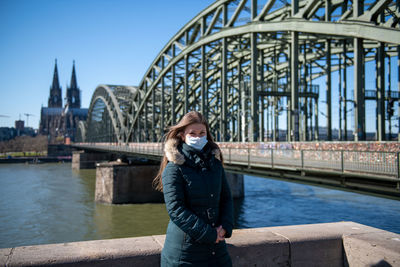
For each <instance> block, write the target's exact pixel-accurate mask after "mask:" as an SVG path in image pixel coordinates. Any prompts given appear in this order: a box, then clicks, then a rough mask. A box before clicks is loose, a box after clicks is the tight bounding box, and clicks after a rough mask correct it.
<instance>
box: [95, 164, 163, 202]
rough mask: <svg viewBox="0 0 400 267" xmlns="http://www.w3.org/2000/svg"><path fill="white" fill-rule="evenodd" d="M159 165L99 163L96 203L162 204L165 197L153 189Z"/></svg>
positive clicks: (97, 168)
mask: <svg viewBox="0 0 400 267" xmlns="http://www.w3.org/2000/svg"><path fill="white" fill-rule="evenodd" d="M159 167H160V166H159V165H127V164H124V163H118V162H107V163H99V164H97V167H96V191H95V200H96V202H102V203H108V204H124V203H160V202H163V195H162V193H161V192H158V191H156V190H155V189H153V187H152V182H153V179H154V177H156V175H157V171H158V169H159Z"/></svg>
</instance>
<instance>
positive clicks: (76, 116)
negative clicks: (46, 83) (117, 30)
mask: <svg viewBox="0 0 400 267" xmlns="http://www.w3.org/2000/svg"><path fill="white" fill-rule="evenodd" d="M62 102H63V99H62V88H61V86H60V83H59V79H58V70H57V59H56V62H55V66H54V74H53V83H52V85H51V87H50V95H49V101H48V105H47V107H42V109H41V112H40V126H39V133H40V134H42V135H47V136H48V139H49V142H50V143H59V142H63V141H64V139H65V138H66V137H69V138H70V139H71V140H72V141H73V140H74V139H75V134H76V130H77V127H78V123H79V121H81V120H83V121H85V120H86V118H87V114H88V109H87V108H81V91H80V89H79V87H78V83H77V80H76V73H75V61H74V62H73V66H72V76H71V83H70V85H69V86H67V92H66V97H65V105H64V106H63V103H62Z"/></svg>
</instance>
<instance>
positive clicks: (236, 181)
mask: <svg viewBox="0 0 400 267" xmlns="http://www.w3.org/2000/svg"><path fill="white" fill-rule="evenodd" d="M225 175H226V179H227V180H228V184H229V187H230V188H231V193H232V197H233V198H242V197H244V181H243V174H237V173H231V172H226V173H225Z"/></svg>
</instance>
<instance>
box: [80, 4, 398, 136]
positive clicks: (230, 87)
mask: <svg viewBox="0 0 400 267" xmlns="http://www.w3.org/2000/svg"><path fill="white" fill-rule="evenodd" d="M399 20H400V1H399V0H395V1H394V0H370V1H368V0H366V1H360V0H353V1H350V0H303V1H301V0H300V1H299V0H292V1H282V0H219V1H216V2H215V3H213V4H212V5H210V6H209V7H207V8H206V9H204V10H203V11H201V12H200V13H199V14H198V15H197V16H196V17H194V18H193V19H192V20H191V21H189V22H188V23H187V24H186V25H185V26H184V27H183V28H182V29H181V30H180V31H179V32H178V33H177V34H176V35H175V36H173V37H172V38H171V40H170V41H169V42H168V43H167V44H166V45H165V47H164V48H163V49H162V50H161V51H160V53H159V54H158V55H157V56H156V58H155V59H154V61H153V62H152V64H151V65H150V67H149V68H148V70H147V72H146V73H145V76H144V77H143V79H142V81H141V82H140V84H139V86H137V87H132V86H117V85H100V86H98V87H97V88H96V90H95V92H94V94H93V97H92V100H91V104H90V108H89V116H88V119H87V121H86V122H82V123H80V125H79V129H78V132H79V133H78V141H88V142H93V141H102V142H118V143H127V142H149V141H150V142H158V141H160V140H161V139H162V137H163V135H164V133H165V131H166V128H167V127H168V126H170V125H172V124H174V123H176V122H177V121H179V119H180V118H181V117H182V116H183V115H184V114H185V113H186V112H188V111H190V110H198V111H200V112H202V113H203V114H204V115H205V116H206V117H207V118H208V121H209V123H210V126H211V129H212V131H213V135H214V136H215V137H216V139H217V140H218V141H234V142H235V141H241V142H245V141H252V142H254V141H263V140H264V137H265V134H266V131H265V126H266V127H267V134H268V135H269V136H270V140H271V139H272V140H273V141H277V140H279V132H278V129H279V125H278V123H279V118H281V117H284V118H286V120H285V121H286V122H287V127H286V128H287V134H286V140H287V141H297V140H301V141H306V140H318V139H319V132H318V129H319V127H318V122H319V118H318V113H319V112H318V109H319V108H318V98H319V97H320V91H322V89H321V90H320V88H319V86H318V85H316V84H315V79H317V78H319V77H322V76H324V77H325V80H326V87H325V88H323V90H324V91H325V92H324V93H326V104H327V109H326V121H327V134H326V135H327V136H326V139H327V140H331V139H332V112H339V118H340V119H339V123H340V127H339V128H340V130H339V134H341V136H340V138H341V139H345V140H347V139H348V136H347V132H348V131H347V126H348V121H347V117H348V112H349V111H350V108H352V109H353V110H352V112H353V114H354V125H353V128H354V129H355V130H354V132H355V135H354V140H355V141H358V140H365V139H366V115H365V114H366V107H365V103H366V101H367V100H371V101H374V102H375V104H376V136H377V137H376V139H377V140H386V138H387V135H386V134H387V133H386V128H387V125H388V124H389V127H390V125H391V119H392V117H393V115H394V114H395V113H397V116H399V111H398V110H395V111H394V112H393V108H394V105H393V104H394V103H396V101H397V102H398V100H399V90H400V89H399V83H400V81H399V82H398V84H397V90H394V89H393V88H391V85H390V78H388V79H386V77H387V76H390V75H391V72H392V68H391V67H390V66H389V68H387V67H385V66H386V65H387V64H389V65H390V62H391V60H390V58H392V57H393V58H397V60H398V63H397V69H398V70H399V72H400V67H399V65H400V63H399V62H400V61H399V54H400V26H399ZM388 59H389V60H388ZM367 62H372V64H373V66H374V68H375V70H376V71H375V73H374V74H373V75H374V76H375V83H376V88H373V89H372V90H368V89H366V88H365V80H366V76H367V75H370V74H369V73H368V74H367V73H365V64H366V63H367ZM351 66H353V68H350V67H351ZM334 72H337V73H338V75H339V76H338V77H339V79H338V80H335V81H332V73H334ZM398 76H400V75H399V74H398ZM399 79H400V78H399ZM350 81H351V85H352V86H349V84H350ZM333 83H335V84H338V87H339V102H340V104H339V109H338V110H335V111H333V105H332V84H333ZM350 87H352V89H353V90H354V94H352V96H350V90H349V89H350ZM392 87H393V86H392ZM394 87H396V86H394ZM386 117H388V119H387V118H386ZM79 136H80V138H81V140H79Z"/></svg>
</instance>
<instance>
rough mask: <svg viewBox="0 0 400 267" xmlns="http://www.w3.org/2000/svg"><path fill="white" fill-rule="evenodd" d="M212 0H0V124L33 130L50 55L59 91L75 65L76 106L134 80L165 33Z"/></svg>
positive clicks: (49, 75) (164, 40)
mask: <svg viewBox="0 0 400 267" xmlns="http://www.w3.org/2000/svg"><path fill="white" fill-rule="evenodd" d="M213 2H214V1H213V0H201V1H198V0H168V1H165V0H153V1H141V0H34V1H32V0H0V36H1V41H0V58H1V60H0V78H1V85H0V93H1V97H0V115H7V116H10V117H9V118H6V117H0V127H4V126H7V127H10V126H13V125H14V121H15V120H17V119H18V118H19V114H21V119H23V120H25V123H26V116H25V115H24V113H30V114H34V115H35V116H31V117H29V126H33V127H34V128H37V127H38V125H39V120H40V108H41V106H42V105H43V106H47V101H48V96H49V89H50V85H51V82H52V77H53V71H54V60H55V59H56V58H57V63H58V72H59V78H60V83H61V86H62V90H63V92H62V93H63V97H64V96H65V91H66V86H67V84H69V83H70V80H71V72H72V62H73V60H75V63H76V74H77V80H78V86H79V87H80V89H81V91H82V107H88V106H89V104H90V98H91V96H92V94H93V92H94V90H95V89H96V87H97V85H99V84H103V83H106V84H123V85H137V84H139V82H140V80H141V79H142V77H143V75H144V73H145V72H146V70H147V68H148V67H149V66H150V64H151V62H152V61H153V60H154V58H155V57H156V56H157V54H158V53H159V51H160V50H161V49H162V48H163V47H164V45H165V44H166V43H167V42H168V41H169V39H170V38H171V37H172V36H173V35H174V34H175V33H176V32H177V31H179V30H180V29H181V28H182V26H184V25H185V24H186V23H187V22H188V21H189V20H191V19H192V18H193V17H194V16H196V15H197V14H198V13H199V12H200V11H201V10H203V9H204V8H206V7H207V6H209V5H210V4H211V3H213Z"/></svg>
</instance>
